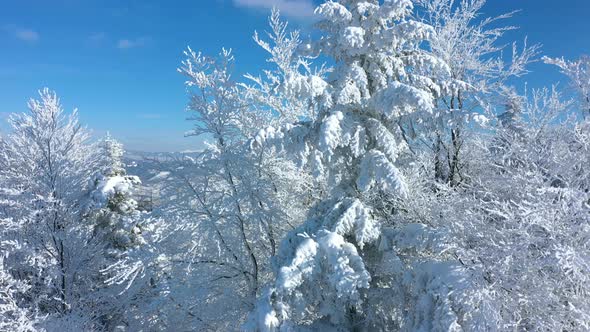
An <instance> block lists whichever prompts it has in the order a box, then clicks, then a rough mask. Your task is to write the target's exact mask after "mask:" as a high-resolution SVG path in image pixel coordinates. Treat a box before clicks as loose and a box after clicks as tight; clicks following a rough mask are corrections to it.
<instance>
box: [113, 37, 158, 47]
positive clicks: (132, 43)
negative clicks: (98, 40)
mask: <svg viewBox="0 0 590 332" xmlns="http://www.w3.org/2000/svg"><path fill="white" fill-rule="evenodd" d="M149 41H150V39H149V38H148V37H141V38H136V39H120V40H119V41H118V42H117V48H119V49H122V50H127V49H130V48H137V47H142V46H145V45H146V44H147V43H148V42H149Z"/></svg>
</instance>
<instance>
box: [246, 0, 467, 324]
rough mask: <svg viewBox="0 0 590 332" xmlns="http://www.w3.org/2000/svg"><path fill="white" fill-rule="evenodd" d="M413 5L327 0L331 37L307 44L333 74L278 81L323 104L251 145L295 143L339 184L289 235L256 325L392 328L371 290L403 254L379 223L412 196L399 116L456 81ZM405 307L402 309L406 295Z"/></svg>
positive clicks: (392, 0) (429, 105)
mask: <svg viewBox="0 0 590 332" xmlns="http://www.w3.org/2000/svg"><path fill="white" fill-rule="evenodd" d="M412 8H413V7H412V2H411V1H408V0H389V1H384V2H382V1H358V0H342V1H328V2H326V3H324V4H322V5H320V6H319V7H318V8H317V9H316V13H317V15H318V16H319V17H320V20H319V21H318V23H317V27H318V28H319V30H320V31H321V32H322V33H323V37H322V38H321V39H319V40H318V41H317V43H315V44H314V45H310V48H311V50H307V51H308V52H311V53H312V54H315V55H320V54H321V55H323V56H328V57H330V58H332V59H333V60H334V62H335V63H336V65H335V68H334V70H333V72H332V73H331V74H330V76H329V77H328V78H327V79H326V80H321V79H320V78H318V77H312V75H311V74H307V75H308V79H301V77H300V76H299V75H291V76H286V77H285V80H283V81H279V82H275V84H277V90H278V91H284V93H285V94H295V95H297V94H298V95H299V97H300V98H303V99H305V100H308V101H309V102H311V103H314V105H315V107H316V112H315V114H317V115H316V116H315V117H314V118H312V119H311V120H306V119H305V118H303V119H302V121H301V122H298V123H295V124H290V125H286V126H283V127H281V128H279V129H273V128H268V129H266V130H262V131H261V132H260V133H259V134H258V135H257V137H256V138H255V139H254V140H253V144H252V145H253V148H257V147H259V146H263V145H265V144H274V145H275V146H276V148H277V149H279V150H284V151H289V153H291V155H292V156H293V157H294V158H301V159H302V160H303V164H304V165H306V166H308V167H309V168H310V169H311V170H312V172H313V174H314V175H315V176H316V179H318V180H320V181H324V180H325V181H326V182H327V183H328V184H329V186H328V190H329V191H328V194H327V195H326V197H325V199H323V200H322V201H321V202H319V203H318V204H316V206H315V207H314V208H313V209H312V210H311V211H310V212H309V215H308V218H309V219H308V220H307V221H306V222H305V223H304V224H303V225H302V226H301V227H299V228H297V229H296V230H294V231H292V232H290V233H289V235H288V236H287V237H286V238H285V239H284V240H283V242H282V245H281V248H280V250H279V252H278V255H277V257H276V280H275V282H274V283H272V284H271V285H270V287H269V288H268V289H267V291H266V292H264V293H263V294H262V296H261V297H260V300H259V303H258V306H257V308H256V310H255V311H254V312H253V313H252V315H251V320H250V322H249V324H247V326H246V327H247V328H248V329H252V330H263V331H273V330H278V329H289V328H295V327H297V326H300V327H301V326H308V327H315V328H319V327H322V328H327V327H328V326H330V327H332V328H337V329H343V330H351V329H356V328H362V327H372V328H382V329H383V328H388V327H389V328H393V326H391V325H390V326H388V325H387V324H385V323H383V322H381V321H380V320H386V319H385V318H383V319H381V318H380V317H379V316H378V314H377V310H378V308H377V307H373V308H371V305H372V301H371V299H370V298H371V296H372V295H371V294H373V295H374V294H377V293H378V292H379V289H382V288H383V287H384V288H387V285H381V284H380V281H379V278H374V276H375V275H376V274H377V273H378V271H377V269H378V267H379V266H381V265H382V264H381V263H382V260H383V259H385V258H386V257H392V256H395V254H394V253H392V254H389V255H385V254H384V253H383V252H380V251H379V243H380V242H381V243H384V244H387V243H388V242H390V241H388V239H387V235H386V234H384V233H382V231H381V228H382V226H383V225H385V224H386V223H388V219H389V216H388V215H389V214H390V213H391V212H392V208H393V209H394V206H395V204H394V202H395V201H396V200H397V199H400V198H403V197H404V196H405V195H406V192H407V187H406V182H405V180H404V176H403V174H402V172H401V171H400V170H399V169H398V168H397V167H396V166H395V163H396V160H397V159H398V156H399V154H400V152H401V151H403V150H404V148H405V147H404V144H403V143H402V141H401V140H400V139H399V136H400V132H399V127H398V125H397V120H398V118H399V117H400V116H402V115H406V114H409V113H412V112H416V111H421V112H424V113H428V112H429V111H431V110H432V109H433V105H434V99H435V98H436V97H437V96H440V94H441V92H443V91H444V90H446V89H451V88H453V87H454V85H455V84H456V82H453V81H451V80H450V79H448V77H449V76H450V75H449V68H448V66H447V65H446V64H445V63H444V61H442V60H440V59H439V58H437V57H435V56H433V55H432V54H431V53H429V52H428V51H426V50H425V48H424V47H422V46H423V45H424V43H425V42H427V40H428V39H429V38H430V37H431V36H432V34H433V33H434V31H433V29H432V27H430V26H428V25H426V24H422V23H420V22H417V21H415V20H413V19H412V18H411V13H412ZM304 75H305V74H304ZM294 80H295V81H294ZM318 81H319V82H321V84H318ZM414 235H415V234H414ZM407 236H408V237H410V238H409V239H407V241H413V240H416V239H412V238H411V237H412V236H413V235H412V234H407ZM415 236H418V235H415ZM385 247H387V245H385ZM389 249H390V251H391V248H389ZM398 261H399V259H398ZM389 263H391V262H386V264H389ZM389 268H395V267H392V266H389ZM395 305H398V306H399V309H398V310H404V309H402V308H403V307H404V305H406V303H403V302H401V303H395V304H393V306H395ZM424 319H429V318H428V317H424ZM452 322H453V321H452V319H451V320H449V324H451V323H452ZM398 324H399V325H401V323H400V322H398ZM399 325H398V326H399ZM449 326H451V325H449Z"/></svg>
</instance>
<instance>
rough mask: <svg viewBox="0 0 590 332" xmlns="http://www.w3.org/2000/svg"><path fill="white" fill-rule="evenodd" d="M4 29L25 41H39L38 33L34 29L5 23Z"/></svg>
mask: <svg viewBox="0 0 590 332" xmlns="http://www.w3.org/2000/svg"><path fill="white" fill-rule="evenodd" d="M4 30H5V31H7V32H8V33H10V34H12V35H13V36H14V37H15V38H18V39H20V40H22V41H24V42H27V43H31V44H33V43H36V42H38V41H39V33H38V32H37V31H35V30H32V29H28V28H23V27H19V26H16V25H6V26H4Z"/></svg>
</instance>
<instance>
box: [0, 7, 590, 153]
mask: <svg viewBox="0 0 590 332" xmlns="http://www.w3.org/2000/svg"><path fill="white" fill-rule="evenodd" d="M313 2H315V3H316V4H317V3H318V2H319V1H316V0H313ZM313 2H312V0H175V1H164V0H160V1H156V0H127V1H121V0H52V1H46V0H0V121H2V122H4V121H3V120H2V119H1V118H4V117H6V114H7V113H11V112H20V111H23V110H25V108H26V101H27V99H28V98H30V97H32V96H35V94H36V91H37V90H38V89H40V88H42V87H45V86H47V87H49V88H51V89H54V90H56V91H57V92H58V94H59V95H60V96H61V98H62V101H63V103H64V105H65V106H66V108H67V109H71V108H73V107H77V108H78V109H79V111H80V115H81V119H82V121H83V122H84V123H85V124H87V125H88V126H89V127H90V128H92V129H93V131H94V132H95V134H96V135H102V134H104V133H105V132H106V131H110V132H111V134H112V135H113V136H115V137H117V138H119V139H120V140H121V141H122V142H123V143H125V144H126V146H127V148H128V149H132V150H144V151H181V150H189V149H198V148H200V139H198V138H194V137H192V138H185V137H183V133H184V132H185V131H187V130H188V129H190V123H189V122H187V121H185V120H184V119H185V118H186V116H187V114H186V112H185V105H186V102H187V96H186V91H185V88H184V86H183V77H182V76H181V75H180V74H178V73H177V72H176V68H177V67H178V65H179V64H180V61H181V60H182V59H183V56H182V51H183V50H184V49H185V48H186V46H189V45H190V46H191V47H192V48H193V49H194V50H202V51H203V52H204V53H207V54H215V53H217V52H218V51H219V50H220V49H221V47H227V48H232V49H233V50H234V54H235V55H236V58H237V66H236V69H237V73H236V74H237V75H241V74H243V73H245V72H257V71H258V69H259V68H261V67H262V66H265V63H264V57H265V54H264V52H263V51H261V50H260V49H258V47H257V46H256V45H255V44H254V43H253V41H252V38H251V37H252V34H253V32H254V30H258V31H263V30H265V28H266V16H267V14H268V12H269V10H270V8H271V7H272V6H273V5H277V6H279V7H280V8H282V9H283V13H284V14H285V16H287V18H288V19H289V20H290V21H291V22H292V25H293V26H299V27H302V28H303V29H304V30H306V29H308V28H309V22H310V16H311V14H312V8H313V6H314V4H313ZM513 9H521V10H522V12H520V13H519V14H518V15H516V17H515V18H514V19H512V20H511V21H510V24H513V25H517V26H519V27H520V29H519V30H518V31H515V32H512V33H510V37H513V38H514V39H516V40H522V39H523V38H524V37H525V36H528V38H529V42H530V43H541V44H542V45H543V49H542V51H543V53H544V54H546V55H549V56H565V57H568V58H575V57H578V56H579V55H581V54H583V53H590V34H588V32H589V31H590V20H588V19H587V13H588V12H590V1H589V0H562V1H555V0H489V1H488V5H487V7H486V8H485V10H484V11H485V14H488V15H497V14H500V13H503V12H506V11H510V10H513ZM531 69H532V70H533V73H532V74H530V75H528V76H527V77H526V78H525V81H527V82H528V84H529V86H531V87H540V86H544V85H549V84H551V83H555V82H557V81H560V80H561V81H565V79H564V78H563V77H561V76H560V75H559V73H558V72H557V71H556V70H555V69H554V68H553V67H551V66H547V65H543V64H535V65H533V66H532V67H531ZM518 83H521V84H523V83H524V81H523V82H518ZM0 129H6V126H5V124H2V125H0Z"/></svg>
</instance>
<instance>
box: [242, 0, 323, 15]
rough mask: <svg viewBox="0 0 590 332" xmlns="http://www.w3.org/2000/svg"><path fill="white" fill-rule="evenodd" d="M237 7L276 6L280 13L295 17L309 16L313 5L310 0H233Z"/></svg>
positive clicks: (270, 7)
mask: <svg viewBox="0 0 590 332" xmlns="http://www.w3.org/2000/svg"><path fill="white" fill-rule="evenodd" d="M233 2H234V4H235V5H236V6H238V7H245V8H254V9H266V10H270V9H272V8H273V7H276V8H278V9H279V10H280V11H281V14H283V15H285V16H290V17H295V18H310V17H312V16H313V11H314V9H315V5H314V4H313V1H312V0H233Z"/></svg>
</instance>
